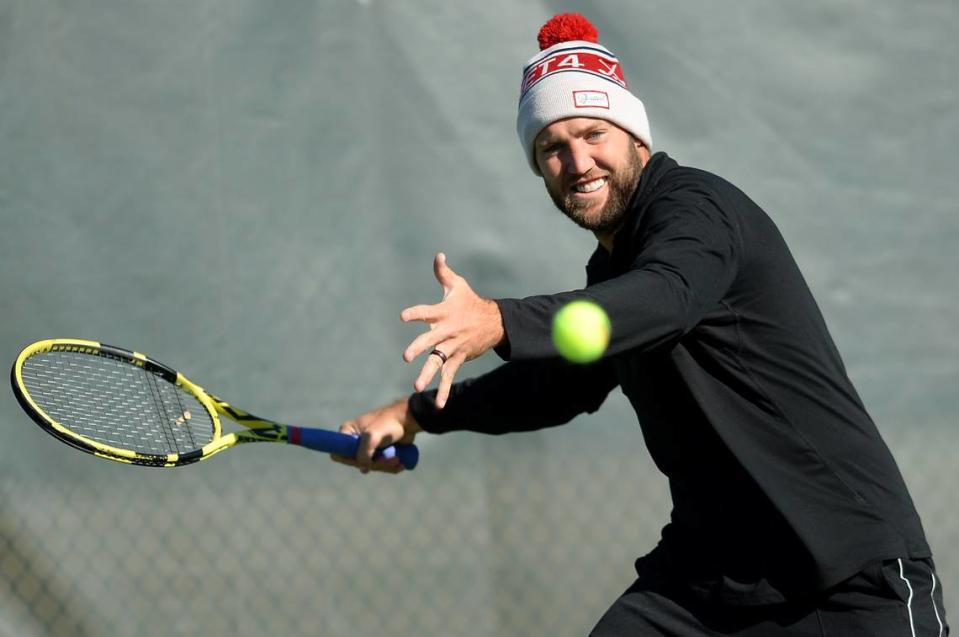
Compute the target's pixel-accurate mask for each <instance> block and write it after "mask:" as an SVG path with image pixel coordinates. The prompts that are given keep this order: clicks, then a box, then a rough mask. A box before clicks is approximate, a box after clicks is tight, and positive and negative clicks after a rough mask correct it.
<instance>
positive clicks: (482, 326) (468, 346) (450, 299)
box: [400, 252, 505, 409]
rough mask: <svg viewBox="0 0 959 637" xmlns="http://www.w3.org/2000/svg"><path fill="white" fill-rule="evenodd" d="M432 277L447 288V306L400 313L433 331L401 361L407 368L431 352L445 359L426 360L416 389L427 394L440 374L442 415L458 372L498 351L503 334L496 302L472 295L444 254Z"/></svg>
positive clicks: (417, 340)
mask: <svg viewBox="0 0 959 637" xmlns="http://www.w3.org/2000/svg"><path fill="white" fill-rule="evenodd" d="M433 274H434V275H435V276H436V280H437V281H439V283H440V285H441V286H442V287H443V300H442V301H441V302H440V303H437V304H435V305H414V306H413V307H408V308H406V309H405V310H403V311H402V312H401V313H400V318H401V319H403V321H404V322H410V321H423V322H424V323H426V324H428V325H429V328H430V329H429V331H428V332H423V333H422V334H420V335H419V336H417V337H416V338H415V339H414V340H413V342H412V343H410V344H409V346H408V347H407V348H406V351H404V352H403V360H405V361H406V362H407V363H409V362H411V361H412V360H413V359H414V358H416V357H417V356H419V355H420V354H422V353H423V352H431V351H433V350H438V351H439V352H441V353H442V354H443V356H439V355H438V354H430V355H429V356H427V357H426V361H425V362H424V363H423V368H422V370H421V371H420V374H419V376H417V378H416V381H415V382H414V383H413V388H414V389H415V390H416V391H423V389H424V388H426V386H427V385H429V384H430V381H432V380H433V377H434V376H435V375H436V372H440V383H439V388H438V390H437V392H436V407H437V408H438V409H442V408H443V407H444V406H445V405H446V400H447V398H449V394H450V387H451V386H452V384H453V378H454V377H455V376H456V372H457V371H458V370H459V368H460V366H462V365H463V363H465V362H466V361H470V360H473V359H474V358H477V357H478V356H481V355H482V354H484V353H485V352H486V351H488V350H490V349H492V348H493V347H496V345H498V344H499V343H500V342H501V341H502V340H503V337H504V335H505V333H504V331H503V321H502V316H501V315H500V311H499V306H498V305H497V304H496V302H495V301H492V300H490V299H484V298H483V297H481V296H479V295H478V294H477V293H476V292H474V291H473V288H471V287H470V284H469V283H467V281H466V279H464V278H463V277H461V276H460V275H458V274H456V273H455V272H453V270H452V268H450V267H449V266H448V265H447V264H446V255H445V254H443V253H442V252H441V253H439V254H437V255H436V258H435V259H434V260H433ZM444 356H445V360H444V358H443V357H444Z"/></svg>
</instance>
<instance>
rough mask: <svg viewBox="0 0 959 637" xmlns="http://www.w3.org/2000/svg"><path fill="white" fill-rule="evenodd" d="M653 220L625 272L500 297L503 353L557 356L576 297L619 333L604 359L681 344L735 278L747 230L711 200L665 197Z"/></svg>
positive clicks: (653, 210)
mask: <svg viewBox="0 0 959 637" xmlns="http://www.w3.org/2000/svg"><path fill="white" fill-rule="evenodd" d="M646 215H647V216H646V218H645V219H644V221H643V224H642V226H641V229H640V232H641V236H639V237H637V238H636V239H635V241H636V242H637V244H638V249H637V250H636V252H635V256H633V258H632V261H631V262H630V263H629V265H628V267H627V269H626V271H625V272H623V273H622V274H620V275H618V276H616V277H614V278H611V279H608V280H606V281H603V282H601V283H597V284H595V285H591V286H587V287H586V289H584V290H576V291H571V292H562V293H559V294H552V295H543V296H531V297H527V298H524V299H499V300H498V301H497V302H498V303H499V306H500V311H501V313H502V316H503V326H504V328H505V330H506V336H507V340H506V342H505V344H504V345H502V346H500V347H499V348H497V350H496V351H497V353H498V354H499V355H500V356H501V357H503V358H504V359H506V360H512V361H519V360H528V359H539V358H546V357H550V356H555V352H554V350H553V346H552V343H551V340H550V323H551V321H552V318H553V315H554V314H555V313H556V312H557V311H558V310H559V308H561V307H562V306H563V305H565V304H566V303H569V302H570V301H573V300H576V299H588V300H591V301H595V302H596V303H598V304H599V305H600V306H602V307H603V308H604V309H605V310H606V312H607V314H608V315H609V318H610V323H611V325H612V333H611V335H610V344H609V347H608V349H607V350H606V354H605V355H604V360H605V357H606V356H614V355H616V354H619V353H621V352H625V351H627V350H633V349H638V350H639V351H644V350H649V349H653V348H655V347H658V346H661V345H664V344H668V343H673V342H676V341H678V340H679V339H680V338H681V337H682V336H683V335H685V334H686V333H687V332H689V331H690V330H692V329H693V328H694V327H695V326H696V325H697V324H698V323H699V322H700V321H701V320H702V319H703V318H704V316H705V315H706V314H707V313H708V312H709V311H710V310H711V309H712V308H714V307H716V306H717V304H718V303H719V302H720V301H721V300H722V298H723V296H724V295H725V293H726V291H727V290H728V289H729V287H730V285H731V284H732V281H733V280H734V279H735V276H736V272H737V268H738V263H737V262H738V259H739V258H740V254H741V252H742V250H741V239H740V237H741V233H740V230H739V228H738V225H737V224H736V222H735V220H734V219H732V218H730V217H728V216H727V215H726V214H725V213H723V212H722V211H721V210H720V208H719V207H718V206H716V205H715V204H714V203H713V202H712V201H711V200H710V199H708V198H703V199H700V200H698V201H697V202H695V203H692V204H690V203H687V204H679V203H678V202H673V201H671V200H669V199H668V198H665V199H663V200H661V201H660V202H657V205H655V206H653V207H651V208H650V209H649V210H648V211H647V212H646ZM618 247H619V243H618V242H617V248H616V249H618ZM616 256H617V255H616V254H615V253H614V255H613V258H616Z"/></svg>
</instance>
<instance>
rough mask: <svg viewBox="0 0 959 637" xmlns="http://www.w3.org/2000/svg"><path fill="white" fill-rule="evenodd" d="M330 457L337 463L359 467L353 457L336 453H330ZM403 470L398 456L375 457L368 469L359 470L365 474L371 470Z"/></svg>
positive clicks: (390, 471)
mask: <svg viewBox="0 0 959 637" xmlns="http://www.w3.org/2000/svg"><path fill="white" fill-rule="evenodd" d="M330 458H331V459H332V460H333V461H334V462H338V463H339V464H342V465H346V466H348V467H354V468H359V465H357V463H356V460H354V459H353V458H347V457H346V456H337V455H330ZM403 471H406V467H404V466H403V463H402V462H401V461H400V459H399V458H395V457H394V458H389V459H387V458H377V459H376V460H374V461H373V463H372V464H371V465H370V470H369V471H362V470H361V473H363V475H366V474H368V473H371V472H378V473H394V474H395V473H401V472H403Z"/></svg>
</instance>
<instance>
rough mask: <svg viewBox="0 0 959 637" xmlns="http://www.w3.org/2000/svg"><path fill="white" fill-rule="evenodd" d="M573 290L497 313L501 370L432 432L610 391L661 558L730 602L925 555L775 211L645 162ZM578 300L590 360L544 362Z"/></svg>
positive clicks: (456, 390)
mask: <svg viewBox="0 0 959 637" xmlns="http://www.w3.org/2000/svg"><path fill="white" fill-rule="evenodd" d="M629 215H630V216H629V217H628V220H627V222H626V225H625V226H624V227H623V228H622V229H621V230H620V231H619V232H618V233H617V235H616V238H615V242H614V245H613V250H612V252H611V253H607V252H606V251H605V250H604V249H603V248H601V247H599V248H597V250H596V252H595V253H594V254H593V255H592V257H591V259H590V261H589V264H588V265H587V286H586V288H585V289H582V290H576V291H571V292H564V293H560V294H552V295H546V296H532V297H528V298H524V299H498V300H497V303H498V304H499V306H500V309H501V312H502V316H503V325H504V327H505V330H506V335H507V341H508V342H506V343H505V344H504V345H502V346H501V347H500V348H498V349H497V352H498V353H499V354H500V356H502V357H503V358H504V359H506V360H507V361H508V362H507V363H505V364H504V365H502V366H500V367H499V368H497V369H495V370H493V371H492V372H490V373H488V374H485V375H483V376H480V377H477V378H474V379H470V380H466V381H462V382H459V383H456V384H455V385H454V387H453V390H452V393H451V397H450V399H449V401H448V402H447V406H446V407H445V409H443V410H441V411H437V410H436V409H435V408H434V407H433V404H432V398H433V392H428V393H425V394H414V395H413V396H412V397H411V398H410V401H409V404H410V407H411V409H412V413H413V415H414V417H415V418H416V419H417V420H418V421H419V423H420V424H421V426H422V427H423V428H424V429H425V430H427V431H430V432H435V433H440V432H445V431H451V430H459V429H465V430H472V431H478V432H483V433H489V434H500V433H506V432H511V431H523V430H532V429H538V428H542V427H549V426H555V425H559V424H562V423H564V422H567V421H569V420H570V419H572V418H573V417H574V416H576V415H577V414H580V413H583V412H593V411H595V410H596V409H598V408H599V406H600V405H601V404H602V402H603V400H604V399H605V397H606V395H607V394H608V393H609V391H611V390H612V389H613V388H614V387H615V386H617V385H618V386H620V387H621V388H622V391H623V392H624V393H625V395H626V396H627V397H628V399H629V400H630V402H631V404H632V406H633V408H634V409H635V410H636V414H637V416H638V418H639V423H640V426H641V428H642V432H643V436H644V438H645V441H646V444H647V446H648V448H649V451H650V454H651V456H652V458H653V460H654V461H655V463H656V465H657V466H658V467H659V469H660V470H661V471H662V472H663V473H664V474H665V475H666V476H667V477H668V479H669V485H670V490H671V494H672V499H673V512H672V516H671V521H670V523H669V524H668V525H667V526H666V528H665V529H664V530H663V539H662V542H661V543H660V546H659V547H658V549H657V552H658V553H659V554H660V557H662V556H664V555H665V556H666V559H668V560H669V564H670V566H669V568H670V569H673V570H675V572H676V573H678V574H680V575H681V576H682V577H684V578H685V580H686V581H687V582H688V583H689V584H690V585H692V586H693V588H694V589H696V590H700V591H702V592H706V593H707V594H716V595H719V596H721V597H724V598H726V599H735V598H737V597H740V598H742V600H743V603H763V602H766V601H779V600H780V599H781V598H782V596H787V597H791V596H793V595H799V594H806V593H811V592H814V591H817V590H823V589H825V588H827V587H829V586H831V585H834V584H836V583H838V582H840V581H842V580H843V579H845V578H847V577H849V576H851V575H853V574H854V573H856V572H858V571H859V570H861V569H862V568H864V567H865V566H866V565H868V564H869V563H871V562H875V561H877V560H881V559H891V558H895V557H911V558H923V557H928V556H929V555H930V551H929V548H928V546H927V544H926V541H925V537H924V533H923V529H922V525H921V523H920V520H919V517H918V515H917V513H916V510H915V507H914V506H913V503H912V500H911V498H910V496H909V494H908V491H907V489H906V486H905V484H904V482H903V479H902V477H901V475H900V472H899V469H898V468H897V466H896V463H895V461H894V459H893V457H892V455H891V454H890V452H889V450H888V448H887V447H886V445H885V443H884V442H883V441H882V439H881V437H880V435H879V432H878V431H877V429H876V427H875V425H874V424H873V422H872V420H871V418H870V417H869V415H868V414H867V412H866V410H865V408H864V407H863V405H862V402H861V401H860V399H859V397H858V395H857V393H856V391H855V389H854V388H853V386H852V383H851V382H850V380H849V378H848V377H847V375H846V371H845V369H844V366H843V363H842V361H841V359H840V356H839V352H838V351H837V349H836V347H835V345H834V343H833V341H832V338H831V337H830V335H829V333H828V331H827V328H826V325H825V322H824V320H823V317H822V315H821V313H820V311H819V309H818V307H817V305H816V303H815V301H814V299H813V297H812V294H811V293H810V291H809V289H808V287H807V285H806V283H805V281H804V280H803V277H802V275H801V273H800V271H799V269H798V267H797V265H796V263H795V261H794V260H793V258H792V256H791V254H790V252H789V250H788V248H787V246H786V244H785V242H784V241H783V239H782V237H781V235H780V234H779V232H778V230H777V229H776V227H775V226H774V224H773V222H772V221H771V220H770V219H769V217H768V216H767V215H766V214H765V213H764V212H763V211H762V210H761V209H760V208H759V206H757V205H756V204H755V203H753V202H752V201H751V200H750V199H749V198H748V197H746V195H744V194H743V193H742V192H741V191H740V190H738V189H737V188H735V187H734V186H732V185H731V184H729V183H728V182H726V181H724V180H723V179H721V178H719V177H717V176H715V175H712V174H710V173H707V172H705V171H701V170H697V169H693V168H688V167H682V166H679V165H678V164H677V163H676V162H675V161H673V160H672V159H671V158H669V157H668V156H666V155H665V154H663V153H657V154H656V155H654V156H653V157H652V158H651V160H650V161H649V163H648V164H647V166H646V167H645V168H644V170H643V172H642V175H641V177H640V182H639V185H638V187H637V191H636V194H635V195H634V197H633V200H632V204H631V211H630V213H629ZM578 298H587V299H591V300H593V301H595V302H597V303H599V304H600V305H601V306H603V307H604V308H605V309H606V311H607V313H608V314H609V317H610V320H611V323H612V326H613V327H612V337H611V341H610V346H609V349H608V350H607V352H606V354H605V355H604V357H603V358H602V359H601V360H600V361H599V362H598V363H596V364H593V365H587V366H577V365H572V364H568V363H565V362H563V361H561V360H559V359H557V355H556V353H555V350H554V349H553V346H552V344H551V340H550V322H551V320H552V316H553V315H554V314H555V312H556V311H557V310H558V309H559V308H560V307H561V306H562V305H564V304H565V303H567V302H569V301H571V300H573V299H578Z"/></svg>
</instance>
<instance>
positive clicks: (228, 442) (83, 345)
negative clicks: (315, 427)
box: [10, 338, 287, 467]
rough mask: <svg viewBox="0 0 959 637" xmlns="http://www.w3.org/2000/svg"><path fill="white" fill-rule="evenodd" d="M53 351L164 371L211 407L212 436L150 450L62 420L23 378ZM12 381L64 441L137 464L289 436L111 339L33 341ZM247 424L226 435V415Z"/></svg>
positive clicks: (166, 462) (172, 462) (196, 457)
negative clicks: (91, 434)
mask: <svg viewBox="0 0 959 637" xmlns="http://www.w3.org/2000/svg"><path fill="white" fill-rule="evenodd" d="M47 352H76V353H79V354H88V355H92V356H105V357H107V358H112V359H115V360H120V361H122V362H125V363H128V364H131V365H136V366H137V367H142V368H144V369H146V370H147V371H150V372H153V373H155V374H158V375H159V376H161V377H163V378H164V379H166V380H167V381H170V382H172V383H174V384H176V386H177V387H180V388H181V389H182V390H183V391H185V392H187V393H189V394H191V395H192V396H194V397H195V398H196V399H197V400H198V401H199V402H200V404H201V405H203V408H204V409H206V411H207V413H208V414H209V415H210V419H211V420H212V421H213V437H212V440H211V441H210V442H209V443H207V444H206V445H204V446H203V447H202V448H200V449H196V450H194V451H190V452H187V453H184V454H176V453H171V454H166V455H160V454H146V453H140V452H137V451H133V450H130V449H123V448H121V447H114V446H112V445H108V444H105V443H102V442H99V441H97V440H93V439H91V438H88V437H86V436H83V435H81V434H78V433H76V432H75V431H72V430H71V429H70V428H69V427H67V426H66V425H64V424H63V423H61V422H59V421H57V419H55V418H53V417H52V416H51V415H50V414H48V413H47V412H46V411H44V410H43V409H42V408H41V407H40V406H39V405H38V404H37V403H36V401H34V400H33V398H32V397H31V396H30V392H29V390H28V389H27V387H26V385H25V384H24V382H23V364H24V362H26V361H27V360H28V359H29V358H30V357H31V356H36V355H37V354H42V353H47ZM10 380H11V384H12V385H13V390H14V393H15V394H16V396H17V400H19V401H20V404H21V406H22V407H23V408H24V409H25V410H26V411H27V412H28V413H29V414H30V416H31V417H32V418H33V420H34V421H35V422H36V423H37V424H38V425H40V427H42V428H43V429H44V430H45V431H46V432H47V433H49V434H51V435H53V436H55V437H56V438H58V439H60V440H61V441H63V442H65V443H67V444H69V445H72V446H74V447H76V448H77V449H80V450H82V451H86V452H87V453H91V454H93V455H95V456H98V457H100V458H106V459H107V460H114V461H116V462H122V463H126V464H136V465H144V466H153V467H179V466H182V465H185V464H191V463H194V462H198V461H200V460H206V459H207V458H209V457H211V456H213V455H215V454H217V453H219V452H221V451H223V450H224V449H227V448H229V447H232V446H234V445H237V444H241V443H245V442H284V443H285V442H287V427H286V426H285V425H281V424H279V423H276V422H273V421H271V420H264V419H262V418H257V417H256V416H253V415H252V414H249V413H247V412H245V411H242V410H240V409H236V408H235V407H232V406H231V405H230V404H229V403H227V402H224V401H222V400H220V399H218V398H216V397H215V396H213V395H211V394H209V393H207V392H206V391H205V390H204V389H203V388H202V387H200V386H199V385H197V384H196V383H194V382H192V381H191V380H189V379H188V378H187V377H186V376H184V375H183V374H181V373H179V372H177V371H176V370H173V369H171V368H170V367H168V366H166V365H164V364H163V363H160V362H158V361H155V360H153V359H151V358H149V357H148V356H146V355H145V354H142V353H140V352H134V351H130V350H126V349H122V348H119V347H113V346H112V345H105V344H103V343H99V342H97V341H89V340H84V339H75V338H52V339H45V340H41V341H37V342H35V343H31V344H30V345H27V346H26V347H25V348H23V350H22V351H21V352H20V354H19V355H18V356H17V359H16V361H15V362H14V364H13V369H12V370H11V379H10ZM221 415H223V416H226V417H228V418H229V419H230V420H232V421H234V422H236V423H238V424H241V425H243V426H244V427H247V430H243V431H236V432H231V433H228V434H226V435H223V428H222V424H221V422H220V416H221Z"/></svg>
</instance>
